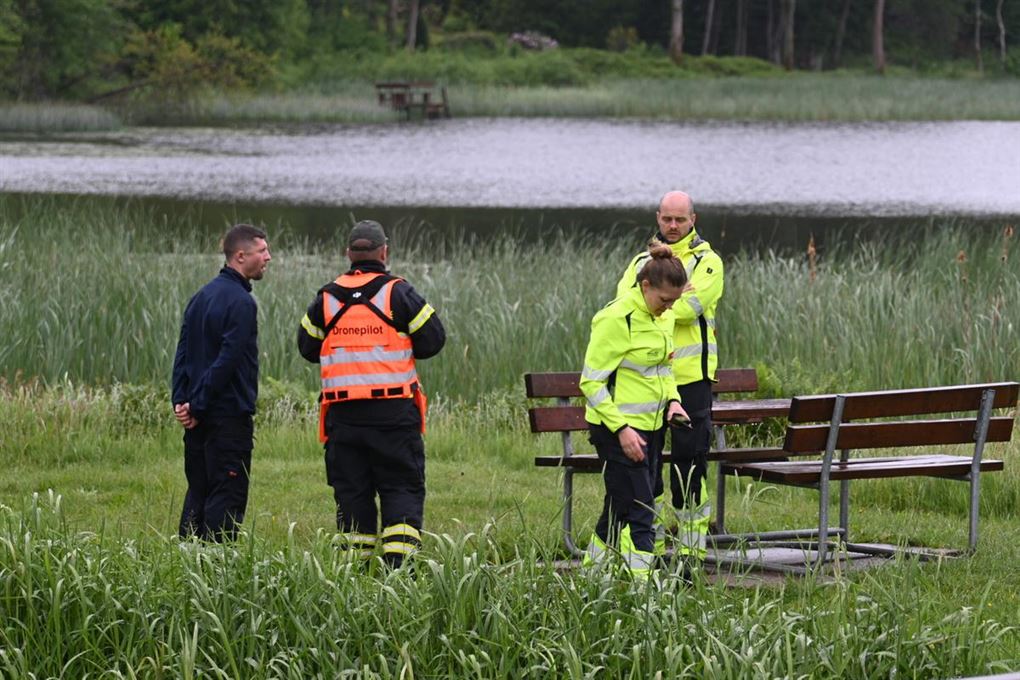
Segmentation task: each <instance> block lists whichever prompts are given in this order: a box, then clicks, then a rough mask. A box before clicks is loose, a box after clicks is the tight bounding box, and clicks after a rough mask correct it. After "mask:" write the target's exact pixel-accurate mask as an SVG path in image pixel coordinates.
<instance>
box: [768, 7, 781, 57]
mask: <svg viewBox="0 0 1020 680" xmlns="http://www.w3.org/2000/svg"><path fill="white" fill-rule="evenodd" d="M775 5H776V3H775V0H768V4H767V5H766V13H765V24H766V26H765V54H767V55H768V59H769V61H771V62H772V63H773V64H778V63H779V50H777V49H776V7H775Z"/></svg>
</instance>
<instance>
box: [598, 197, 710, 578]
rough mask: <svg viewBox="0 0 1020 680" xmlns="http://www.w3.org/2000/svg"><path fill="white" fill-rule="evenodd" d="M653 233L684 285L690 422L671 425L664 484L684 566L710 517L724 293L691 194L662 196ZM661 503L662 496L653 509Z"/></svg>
mask: <svg viewBox="0 0 1020 680" xmlns="http://www.w3.org/2000/svg"><path fill="white" fill-rule="evenodd" d="M655 219H656V221H657V222H658V225H659V231H658V233H657V234H656V235H655V238H656V239H657V240H659V241H661V242H663V243H665V244H667V245H669V247H670V249H672V250H673V253H674V254H675V255H676V256H677V257H678V258H679V259H680V261H681V262H683V264H684V268H685V269H686V270H687V277H688V280H689V284H688V286H687V289H686V290H685V292H684V293H683V295H682V296H681V297H680V299H679V300H677V301H676V303H675V304H674V305H673V307H672V309H671V310H669V311H668V312H666V314H669V315H671V316H672V317H673V344H674V347H675V349H674V355H673V357H674V358H673V376H674V378H675V379H676V382H677V385H678V387H677V390H678V392H679V393H680V401H681V403H682V404H683V407H684V409H685V410H686V411H687V414H688V415H689V416H690V418H691V423H690V424H691V427H690V428H689V429H688V428H670V441H671V443H670V452H671V454H672V458H673V464H672V465H671V466H670V489H671V495H672V501H673V507H674V508H675V510H676V513H677V517H678V520H679V527H678V534H677V545H676V550H677V552H678V553H679V554H680V555H681V556H682V557H684V558H685V562H686V564H687V566H688V567H691V566H695V565H696V564H697V563H699V562H700V561H701V560H703V559H704V558H705V547H706V537H707V534H708V521H709V498H708V489H707V485H706V484H705V476H706V474H707V472H708V450H709V447H710V443H711V433H712V383H713V382H715V379H716V378H715V372H716V367H717V366H718V364H719V350H718V346H717V344H716V328H715V310H716V306H717V305H718V303H719V299H720V298H721V297H722V294H723V263H722V259H721V258H720V257H719V255H718V254H716V253H715V251H713V250H712V247H711V246H710V245H709V244H708V242H707V241H705V240H704V239H702V238H701V237H700V236H699V235H698V232H697V230H696V229H695V226H694V225H695V222H696V220H697V215H696V214H695V213H694V204H693V202H692V201H691V197H690V196H688V195H687V194H686V193H684V192H682V191H671V192H669V193H667V194H666V195H664V196H663V197H662V200H661V201H660V202H659V209H658V211H657V212H656V213H655ZM648 259H649V255H648V252H647V251H646V252H642V253H639V254H638V255H637V256H635V257H634V259H633V260H631V262H630V265H629V266H628V267H627V271H626V272H625V273H624V275H623V278H622V279H620V283H619V284H618V285H617V296H621V295H623V294H625V293H626V292H627V291H628V290H629V289H631V288H633V287H634V286H635V285H636V283H635V282H636V279H637V272H639V271H641V267H642V266H644V263H645V262H647V261H648ZM663 506H664V502H663V500H662V498H661V497H660V498H657V499H656V507H657V508H658V509H660V511H661V508H662V507H663ZM664 538H665V537H664V535H663V534H662V533H661V532H660V533H659V534H658V535H657V542H656V552H658V553H662V552H664V550H665V541H664Z"/></svg>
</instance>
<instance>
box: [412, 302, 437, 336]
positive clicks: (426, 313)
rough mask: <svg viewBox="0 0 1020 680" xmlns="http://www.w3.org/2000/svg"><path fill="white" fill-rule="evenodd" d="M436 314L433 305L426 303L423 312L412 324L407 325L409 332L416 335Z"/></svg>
mask: <svg viewBox="0 0 1020 680" xmlns="http://www.w3.org/2000/svg"><path fill="white" fill-rule="evenodd" d="M435 313H436V310H434V309H433V308H432V305H430V304H429V303H427V302H426V303H425V306H424V307H422V308H421V311H420V312H418V314H417V315H415V317H414V318H413V319H411V323H409V324H407V332H408V333H414V332H415V331H417V330H418V329H419V328H421V327H422V326H424V325H425V322H426V321H428V320H429V319H431V318H432V315H433V314H435Z"/></svg>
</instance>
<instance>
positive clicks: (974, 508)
mask: <svg viewBox="0 0 1020 680" xmlns="http://www.w3.org/2000/svg"><path fill="white" fill-rule="evenodd" d="M994 403H995V390H985V391H984V392H983V393H982V394H981V410H980V411H979V412H978V423H977V432H975V433H974V457H973V459H971V463H970V531H969V532H968V539H969V540H968V547H969V548H970V552H974V551H976V550H977V542H978V510H979V508H980V503H979V499H980V492H981V456H982V454H983V453H984V450H985V441H986V440H987V439H988V421H989V419H990V418H991V417H992V404H994Z"/></svg>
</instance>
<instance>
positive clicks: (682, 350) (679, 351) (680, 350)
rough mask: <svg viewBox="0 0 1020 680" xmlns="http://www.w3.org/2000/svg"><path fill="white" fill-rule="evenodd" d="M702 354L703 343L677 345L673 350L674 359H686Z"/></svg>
mask: <svg viewBox="0 0 1020 680" xmlns="http://www.w3.org/2000/svg"><path fill="white" fill-rule="evenodd" d="M700 356H701V343H700V342H699V343H698V344H696V345H684V346H683V347H677V348H676V349H674V350H673V358H674V359H685V358H687V357H700Z"/></svg>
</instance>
